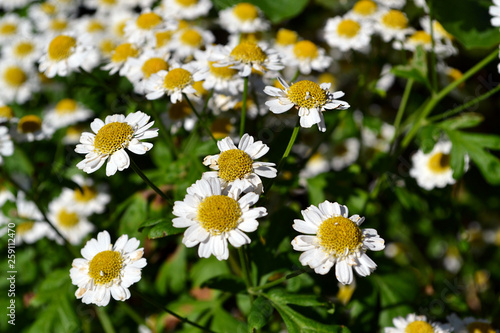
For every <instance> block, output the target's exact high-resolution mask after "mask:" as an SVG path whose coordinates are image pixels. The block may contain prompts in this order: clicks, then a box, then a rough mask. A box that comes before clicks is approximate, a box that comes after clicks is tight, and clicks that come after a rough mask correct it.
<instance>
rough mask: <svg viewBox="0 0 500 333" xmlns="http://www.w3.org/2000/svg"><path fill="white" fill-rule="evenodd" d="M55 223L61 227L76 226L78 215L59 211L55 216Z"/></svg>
mask: <svg viewBox="0 0 500 333" xmlns="http://www.w3.org/2000/svg"><path fill="white" fill-rule="evenodd" d="M57 222H58V224H59V225H60V226H61V227H66V228H71V227H74V226H75V225H77V224H78V222H79V218H78V214H77V213H75V212H68V211H67V210H66V209H61V210H60V211H59V213H58V214H57Z"/></svg>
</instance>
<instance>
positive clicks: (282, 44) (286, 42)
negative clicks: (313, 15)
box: [273, 28, 299, 57]
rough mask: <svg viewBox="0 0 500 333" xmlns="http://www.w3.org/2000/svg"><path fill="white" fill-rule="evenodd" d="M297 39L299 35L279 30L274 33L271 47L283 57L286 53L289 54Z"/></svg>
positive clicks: (282, 29)
mask: <svg viewBox="0 0 500 333" xmlns="http://www.w3.org/2000/svg"><path fill="white" fill-rule="evenodd" d="M298 39H299V34H298V33H297V32H295V31H293V30H289V29H285V28H280V29H279V30H278V32H277V33H276V39H275V40H274V44H273V47H274V48H275V49H276V50H278V52H279V53H280V55H281V56H282V57H283V56H285V55H286V53H287V52H290V49H292V48H293V45H295V43H297V41H298Z"/></svg>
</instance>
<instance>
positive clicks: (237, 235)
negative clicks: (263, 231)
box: [172, 178, 267, 260]
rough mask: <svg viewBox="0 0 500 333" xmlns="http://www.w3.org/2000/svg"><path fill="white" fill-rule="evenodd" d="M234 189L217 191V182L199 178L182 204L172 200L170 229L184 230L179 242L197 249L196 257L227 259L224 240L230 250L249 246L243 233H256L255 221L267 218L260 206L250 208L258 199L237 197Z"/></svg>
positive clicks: (247, 239) (248, 239) (254, 197)
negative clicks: (212, 256) (172, 216)
mask: <svg viewBox="0 0 500 333" xmlns="http://www.w3.org/2000/svg"><path fill="white" fill-rule="evenodd" d="M240 193H241V192H240V191H239V190H238V189H237V188H231V189H230V190H229V189H228V188H226V189H225V190H222V189H221V183H220V181H219V179H217V178H212V179H210V180H205V179H200V180H198V181H196V183H194V184H193V185H191V186H190V187H189V188H188V189H187V195H186V197H185V198H184V200H183V201H176V202H175V204H174V209H173V214H174V215H175V216H177V217H176V218H174V219H173V220H172V222H173V225H174V227H176V228H187V229H186V231H185V232H184V238H183V239H182V243H184V245H186V246H187V247H194V246H196V245H199V247H198V255H199V256H200V257H201V258H208V257H210V256H211V255H214V256H215V257H216V258H217V259H218V260H226V259H227V258H229V249H228V241H229V243H231V245H233V246H234V247H240V246H242V245H245V244H250V238H249V237H248V236H247V235H246V234H245V233H246V232H252V231H255V230H257V227H258V225H259V223H258V222H257V219H258V218H260V217H263V216H266V215H267V211H266V209H265V208H263V207H258V208H250V206H252V205H254V204H255V203H256V202H257V201H258V200H259V195H258V194H255V193H253V192H250V193H247V194H245V195H243V196H242V197H241V198H240Z"/></svg>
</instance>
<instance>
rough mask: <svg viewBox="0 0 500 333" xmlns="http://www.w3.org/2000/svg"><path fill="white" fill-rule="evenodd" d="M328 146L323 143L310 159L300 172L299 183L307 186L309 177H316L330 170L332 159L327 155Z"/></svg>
mask: <svg viewBox="0 0 500 333" xmlns="http://www.w3.org/2000/svg"><path fill="white" fill-rule="evenodd" d="M327 152H328V147H327V146H326V145H321V146H320V147H319V149H318V151H317V152H316V153H314V154H313V155H312V156H311V157H310V158H309V159H308V160H307V163H306V165H305V166H304V168H303V169H302V170H300V172H299V183H300V185H302V186H304V187H305V186H307V181H306V180H307V179H309V178H313V177H316V176H317V175H320V174H322V173H325V172H328V171H330V160H329V158H328V156H327Z"/></svg>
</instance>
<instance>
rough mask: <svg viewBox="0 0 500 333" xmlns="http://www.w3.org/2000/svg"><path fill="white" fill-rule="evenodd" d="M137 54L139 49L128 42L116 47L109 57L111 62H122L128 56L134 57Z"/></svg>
mask: <svg viewBox="0 0 500 333" xmlns="http://www.w3.org/2000/svg"><path fill="white" fill-rule="evenodd" d="M137 54H139V51H137V49H136V48H135V47H134V46H132V44H130V43H123V44H120V45H118V46H117V47H116V49H115V50H114V52H113V56H112V57H111V61H112V62H116V63H122V62H124V61H126V60H127V59H128V58H129V57H135V56H136V55H137Z"/></svg>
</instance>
